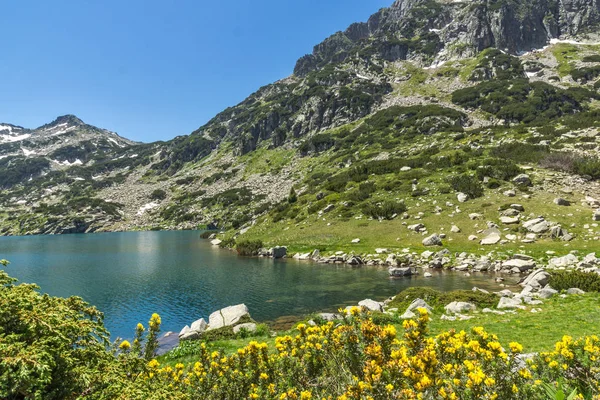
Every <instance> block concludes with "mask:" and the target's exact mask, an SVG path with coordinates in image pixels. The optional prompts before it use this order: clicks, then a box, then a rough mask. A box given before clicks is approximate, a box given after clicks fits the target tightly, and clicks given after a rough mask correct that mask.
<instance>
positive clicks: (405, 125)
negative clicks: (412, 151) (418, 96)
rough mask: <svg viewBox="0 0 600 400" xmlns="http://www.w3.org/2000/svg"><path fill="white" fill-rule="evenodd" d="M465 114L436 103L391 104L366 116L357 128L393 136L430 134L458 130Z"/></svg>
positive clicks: (362, 130) (460, 129)
mask: <svg viewBox="0 0 600 400" xmlns="http://www.w3.org/2000/svg"><path fill="white" fill-rule="evenodd" d="M465 118H466V116H465V114H463V113H461V112H459V111H456V110H453V109H451V108H446V107H441V106H438V105H434V104H430V105H423V106H421V105H419V106H410V107H401V106H392V107H390V108H386V109H385V110H381V111H378V112H377V113H375V114H374V115H373V116H371V117H369V118H367V120H366V121H365V122H364V124H363V125H362V126H361V127H360V128H358V129H357V130H358V131H359V132H360V133H362V132H369V131H382V132H387V133H392V134H393V135H394V136H400V135H406V136H409V137H410V136H415V135H417V134H431V133H434V132H439V131H448V132H457V131H458V132H460V131H462V130H463V128H462V123H463V121H464V120H465Z"/></svg>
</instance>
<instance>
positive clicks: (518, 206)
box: [510, 203, 525, 212]
mask: <svg viewBox="0 0 600 400" xmlns="http://www.w3.org/2000/svg"><path fill="white" fill-rule="evenodd" d="M510 208H512V209H513V210H517V211H520V212H523V211H525V207H523V206H522V205H521V204H516V203H515V204H511V205H510Z"/></svg>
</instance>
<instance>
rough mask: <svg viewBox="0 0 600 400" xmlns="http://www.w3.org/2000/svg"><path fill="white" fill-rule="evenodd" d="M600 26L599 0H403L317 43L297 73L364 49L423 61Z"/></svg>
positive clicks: (538, 43)
mask: <svg viewBox="0 0 600 400" xmlns="http://www.w3.org/2000/svg"><path fill="white" fill-rule="evenodd" d="M599 26H600V1H598V0H592V1H587V0H564V1H561V2H556V1H553V0H396V1H395V2H394V3H393V4H392V5H391V6H390V7H389V8H384V9H381V10H379V11H378V12H377V13H375V14H373V15H372V16H371V17H370V18H369V20H368V21H367V22H363V23H355V24H352V25H350V26H349V27H348V28H347V29H346V30H345V31H343V32H342V31H340V32H337V33H335V34H333V35H332V36H330V37H328V38H327V39H325V40H324V41H323V42H322V43H320V44H318V45H316V46H315V47H314V49H313V52H312V53H311V54H308V55H305V56H303V57H301V58H300V59H299V60H298V62H297V63H296V67H295V68H294V74H295V75H296V76H300V77H302V76H306V75H307V74H308V73H310V72H311V71H316V70H320V69H322V68H323V67H324V66H326V65H328V64H336V63H340V62H344V61H346V60H348V59H350V58H359V59H360V58H364V54H369V55H370V56H375V57H379V58H382V59H384V60H387V61H397V60H411V61H415V62H417V63H418V64H420V65H421V66H427V65H431V64H435V63H439V62H440V61H448V60H454V59H460V58H464V57H472V56H474V55H476V54H477V53H479V52H480V51H482V50H484V49H486V48H489V47H496V48H498V49H501V50H504V51H506V52H508V53H510V54H513V55H516V54H520V53H523V52H528V51H531V50H534V49H539V48H542V47H544V46H545V45H547V44H548V42H549V41H550V40H551V39H553V38H565V37H568V38H573V37H576V38H579V39H588V40H589V39H595V38H596V37H597V36H598V35H597V30H598V29H597V28H598V27H599ZM366 50H368V51H366Z"/></svg>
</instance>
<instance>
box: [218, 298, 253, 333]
mask: <svg viewBox="0 0 600 400" xmlns="http://www.w3.org/2000/svg"><path fill="white" fill-rule="evenodd" d="M246 316H248V317H249V316H250V314H249V312H248V307H246V305H245V304H238V305H235V306H229V307H225V308H222V309H220V310H218V311H215V312H214V313H212V314H210V316H209V317H208V329H207V330H213V329H218V328H222V327H224V326H231V325H235V324H236V323H238V322H239V320H240V319H242V318H243V317H246Z"/></svg>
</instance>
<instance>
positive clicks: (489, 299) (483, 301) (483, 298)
mask: <svg viewBox="0 0 600 400" xmlns="http://www.w3.org/2000/svg"><path fill="white" fill-rule="evenodd" d="M415 299H423V300H425V301H426V302H427V304H429V305H430V306H431V307H433V308H435V309H438V310H442V309H443V308H444V307H445V306H447V305H448V304H450V303H452V302H453V301H463V302H467V303H473V304H475V305H476V306H477V307H480V308H485V307H494V306H495V305H496V304H498V296H496V295H495V294H493V293H483V292H479V291H477V292H474V291H472V290H454V291H451V292H440V291H439V290H435V289H432V288H428V287H411V288H408V289H406V290H403V291H402V292H400V293H398V294H397V295H396V297H395V298H394V300H392V302H390V303H389V304H388V307H389V308H397V309H398V311H399V312H400V313H403V312H404V310H406V308H408V306H409V305H410V303H412V302H413V301H414V300H415Z"/></svg>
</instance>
